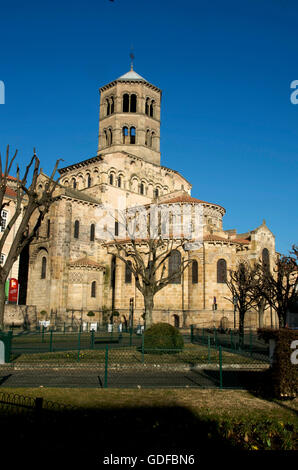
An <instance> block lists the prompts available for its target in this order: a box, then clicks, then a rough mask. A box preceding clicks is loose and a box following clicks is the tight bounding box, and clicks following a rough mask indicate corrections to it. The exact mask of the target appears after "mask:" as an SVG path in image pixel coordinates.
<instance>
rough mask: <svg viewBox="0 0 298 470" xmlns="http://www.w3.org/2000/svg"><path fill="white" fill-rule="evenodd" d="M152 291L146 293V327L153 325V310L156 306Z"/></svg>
mask: <svg viewBox="0 0 298 470" xmlns="http://www.w3.org/2000/svg"><path fill="white" fill-rule="evenodd" d="M153 297H154V296H153V294H152V292H148V293H146V294H144V304H145V324H146V328H150V326H151V325H152V312H153V307H154V299H153Z"/></svg>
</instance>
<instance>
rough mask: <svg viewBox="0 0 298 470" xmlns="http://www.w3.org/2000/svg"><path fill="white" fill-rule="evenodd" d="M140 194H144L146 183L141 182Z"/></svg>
mask: <svg viewBox="0 0 298 470" xmlns="http://www.w3.org/2000/svg"><path fill="white" fill-rule="evenodd" d="M140 194H144V183H141V184H140Z"/></svg>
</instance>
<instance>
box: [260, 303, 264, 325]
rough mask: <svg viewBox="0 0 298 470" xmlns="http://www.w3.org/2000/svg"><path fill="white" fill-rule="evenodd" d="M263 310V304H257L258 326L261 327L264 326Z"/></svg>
mask: <svg viewBox="0 0 298 470" xmlns="http://www.w3.org/2000/svg"><path fill="white" fill-rule="evenodd" d="M264 311H265V305H264V304H263V303H261V304H259V306H258V315H259V328H263V326H264Z"/></svg>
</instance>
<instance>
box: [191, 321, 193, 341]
mask: <svg viewBox="0 0 298 470" xmlns="http://www.w3.org/2000/svg"><path fill="white" fill-rule="evenodd" d="M190 342H191V343H193V325H190Z"/></svg>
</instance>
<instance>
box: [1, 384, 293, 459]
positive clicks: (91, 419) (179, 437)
mask: <svg viewBox="0 0 298 470" xmlns="http://www.w3.org/2000/svg"><path fill="white" fill-rule="evenodd" d="M0 392H2V393H3V392H8V393H15V389H9V388H1V390H0ZM17 393H18V394H23V395H26V396H31V397H43V398H44V399H45V400H50V401H54V402H58V403H63V404H68V405H73V406H75V407H78V408H80V409H83V410H84V411H83V413H82V414H80V415H74V417H72V416H71V413H70V414H66V415H63V414H62V415H60V416H59V414H58V415H57V417H56V418H55V419H54V420H53V421H51V420H49V421H46V422H43V426H42V427H40V424H39V426H38V430H37V431H36V430H35V429H36V426H35V427H34V425H35V424H36V423H34V422H33V421H32V420H31V421H30V419H27V421H26V418H25V417H26V415H24V416H23V418H22V417H18V416H15V415H14V416H11V417H10V421H9V422H7V426H8V428H7V427H6V426H5V425H3V429H8V432H11V433H12V434H11V435H13V436H14V439H15V443H18V442H19V441H20V443H21V444H22V443H23V444H24V445H27V444H28V445H30V446H32V445H33V444H34V448H36V445H37V447H38V446H40V445H41V443H42V442H44V443H45V444H46V447H47V448H51V449H52V451H53V452H56V451H57V452H58V451H59V452H60V451H61V450H62V452H63V454H64V453H65V452H67V450H68V451H69V452H70V453H71V455H72V456H73V452H79V453H77V455H78V456H79V454H80V452H82V453H83V454H84V455H87V454H88V453H90V450H91V449H93V454H92V455H98V456H99V455H106V454H109V453H111V452H114V453H115V452H116V453H118V455H140V454H141V453H148V452H152V449H154V451H155V453H165V451H167V452H172V453H176V454H177V453H179V452H180V453H181V452H182V451H184V450H185V449H186V450H187V449H188V452H189V453H190V452H193V451H194V449H195V451H196V452H197V453H198V454H199V455H204V457H206V456H207V457H208V458H210V456H211V457H212V459H213V458H214V457H215V456H216V455H213V453H214V452H215V454H216V453H219V454H218V455H226V454H227V453H228V454H229V453H231V455H232V453H233V452H234V451H237V450H242V451H243V450H247V451H257V450H278V451H282V452H285V451H290V450H298V440H297V433H298V419H297V413H298V400H297V399H295V400H291V401H278V400H267V399H264V398H262V397H259V396H255V395H253V394H251V393H249V392H247V391H231V390H143V389H142V390H125V389H108V390H102V389H54V388H38V389H36V388H35V389H34V388H32V389H30V388H24V389H18V391H17ZM0 415H1V408H0ZM4 421H5V419H4ZM2 422H3V419H2ZM133 451H134V453H132V452H133ZM127 452H130V453H127ZM252 453H254V452H252Z"/></svg>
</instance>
